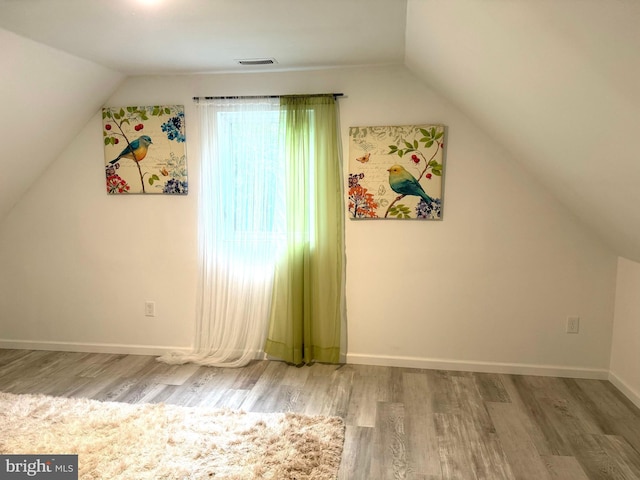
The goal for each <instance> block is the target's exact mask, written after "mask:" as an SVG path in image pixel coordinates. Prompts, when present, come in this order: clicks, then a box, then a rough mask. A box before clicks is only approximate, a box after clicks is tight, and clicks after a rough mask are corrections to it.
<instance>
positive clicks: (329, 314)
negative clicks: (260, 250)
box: [265, 95, 344, 365]
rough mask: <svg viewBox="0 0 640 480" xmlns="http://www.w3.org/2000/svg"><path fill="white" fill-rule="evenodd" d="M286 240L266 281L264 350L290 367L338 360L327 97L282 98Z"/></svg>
mask: <svg viewBox="0 0 640 480" xmlns="http://www.w3.org/2000/svg"><path fill="white" fill-rule="evenodd" d="M281 126H283V127H284V128H283V141H284V145H285V155H286V165H287V171H286V177H287V181H286V183H287V191H286V199H287V201H286V203H287V207H286V215H287V218H286V224H287V240H286V242H287V245H286V249H285V253H284V254H283V256H282V258H281V259H280V260H279V262H278V264H277V267H276V272H275V279H274V287H273V296H272V302H271V315H270V320H269V331H268V335H267V341H266V345H265V352H266V353H267V354H269V355H271V356H274V357H278V358H281V359H283V360H285V361H287V362H290V363H293V364H296V365H298V364H301V363H311V362H314V361H317V362H327V363H339V361H340V331H341V327H342V316H343V311H344V308H343V305H344V304H343V302H344V284H343V283H344V282H343V278H344V275H343V268H344V214H343V204H342V203H343V193H342V166H341V159H340V144H339V134H338V124H337V107H336V102H335V99H334V97H333V96H332V95H327V96H312V97H300V96H292V97H282V98H281Z"/></svg>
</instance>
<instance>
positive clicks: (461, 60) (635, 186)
mask: <svg viewBox="0 0 640 480" xmlns="http://www.w3.org/2000/svg"><path fill="white" fill-rule="evenodd" d="M639 25H640V2H637V1H633V0H615V1H600V0H560V1H559V0H531V1H529V0H527V1H522V0H519V1H505V0H483V1H477V0H447V1H435V0H434V1H431V0H409V1H408V5H407V26H406V54H405V55H406V56H405V63H406V65H407V66H408V67H409V68H410V69H411V70H412V71H413V72H414V73H415V74H417V75H418V76H420V77H421V78H422V79H424V81H425V82H427V83H429V85H431V86H432V87H433V88H435V89H436V90H437V91H438V92H439V93H441V94H442V95H443V96H445V97H447V98H448V99H449V100H451V101H452V102H453V103H454V104H457V105H458V106H459V107H460V108H461V109H462V110H463V111H465V112H466V113H467V114H468V115H469V116H470V117H472V118H473V119H474V120H476V121H477V123H478V124H479V125H480V126H481V127H483V128H484V130H485V131H487V132H488V133H489V134H490V135H491V136H492V137H493V138H494V139H495V141H496V144H499V145H502V146H504V147H505V148H507V149H508V150H510V152H511V153H512V154H513V156H514V158H516V159H517V160H519V161H521V162H522V163H523V164H524V166H525V167H526V168H527V169H528V170H529V171H530V172H531V173H532V174H533V175H534V176H535V177H537V178H538V179H539V180H540V181H541V182H542V184H543V185H545V186H546V187H548V188H549V189H550V190H551V191H552V192H554V194H555V195H556V196H557V197H558V198H559V199H560V200H561V202H562V203H564V204H565V205H566V206H567V207H569V208H570V210H571V211H573V212H574V213H575V214H576V215H577V216H579V217H580V218H581V219H582V220H583V221H584V222H585V223H586V224H588V225H590V226H591V227H592V228H593V230H594V231H595V232H597V234H598V235H600V236H601V237H602V238H603V239H605V240H606V242H607V243H608V244H609V245H610V246H612V248H613V249H614V250H615V251H616V253H618V254H620V255H622V256H625V257H628V258H630V259H635V260H639V259H640V188H639V182H640V155H639V153H638V151H637V150H636V148H635V147H636V142H637V141H638V138H639V137H640V56H639V55H638V52H640V28H638V26H639ZM522 214H523V215H531V216H535V215H536V212H535V211H530V212H522ZM539 234H540V235H541V236H542V235H547V234H553V232H539Z"/></svg>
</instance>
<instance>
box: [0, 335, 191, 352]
mask: <svg viewBox="0 0 640 480" xmlns="http://www.w3.org/2000/svg"><path fill="white" fill-rule="evenodd" d="M0 348H7V349H19V350H51V351H57V352H86V353H115V354H125V355H164V354H166V353H171V352H189V351H191V349H190V348H188V347H160V346H154V345H119V344H111V343H76V342H39V341H27V340H3V339H0Z"/></svg>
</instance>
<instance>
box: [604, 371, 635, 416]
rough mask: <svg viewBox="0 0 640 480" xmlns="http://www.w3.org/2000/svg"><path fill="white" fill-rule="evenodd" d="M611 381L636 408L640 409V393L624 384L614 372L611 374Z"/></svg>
mask: <svg viewBox="0 0 640 480" xmlns="http://www.w3.org/2000/svg"><path fill="white" fill-rule="evenodd" d="M609 381H610V382H611V383H613V385H614V386H615V387H616V388H617V389H618V390H620V391H621V392H622V393H623V394H624V396H625V397H627V398H628V399H629V400H631V401H632V402H633V403H634V404H635V406H636V407H638V408H640V392H638V391H637V390H635V389H634V388H632V387H631V386H629V384H628V383H626V382H624V381H623V380H622V379H621V378H620V377H618V376H617V375H616V374H615V373H613V372H609Z"/></svg>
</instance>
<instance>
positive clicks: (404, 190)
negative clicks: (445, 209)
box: [387, 165, 433, 205]
mask: <svg viewBox="0 0 640 480" xmlns="http://www.w3.org/2000/svg"><path fill="white" fill-rule="evenodd" d="M387 171H388V172H389V185H390V186H391V189H392V190H393V191H394V192H396V193H399V194H400V195H414V196H416V197H420V198H422V199H423V200H424V201H425V202H427V204H428V205H431V203H432V202H433V198H431V197H430V196H429V195H427V193H426V192H425V191H424V189H423V188H422V185H420V182H418V180H416V178H415V177H414V176H413V175H411V174H410V173H409V172H407V170H405V168H404V167H403V166H402V165H393V166H392V167H391V168H389V169H388V170H387Z"/></svg>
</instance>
